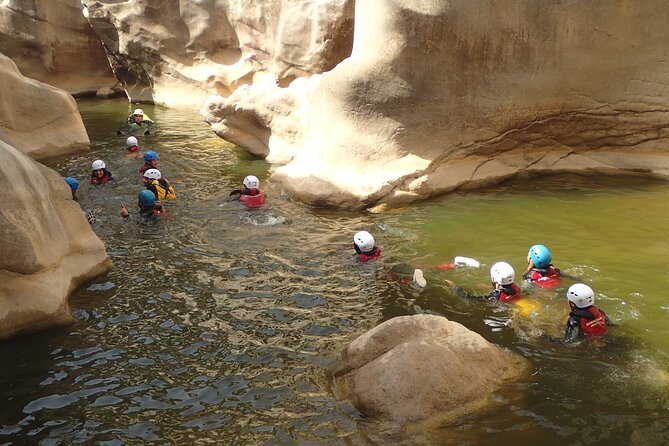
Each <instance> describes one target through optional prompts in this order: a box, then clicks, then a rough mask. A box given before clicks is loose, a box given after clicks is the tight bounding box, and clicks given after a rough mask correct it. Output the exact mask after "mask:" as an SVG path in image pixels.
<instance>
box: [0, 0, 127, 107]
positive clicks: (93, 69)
mask: <svg viewBox="0 0 669 446" xmlns="http://www.w3.org/2000/svg"><path fill="white" fill-rule="evenodd" d="M0 53H3V54H5V55H6V56H8V57H10V58H11V59H12V60H13V61H14V62H15V63H16V65H18V67H19V69H20V70H21V72H22V73H23V74H24V75H25V76H28V77H30V78H32V79H37V80H39V81H41V82H44V83H47V84H49V85H53V86H54V87H57V88H61V89H63V90H65V91H67V92H68V93H70V94H72V95H74V96H79V95H91V96H92V95H95V92H96V91H97V90H98V89H99V88H100V87H103V86H107V87H113V86H114V84H116V83H117V80H116V77H114V73H112V70H111V67H110V66H109V61H108V60H107V55H106V54H105V50H104V48H103V46H102V42H100V38H99V37H98V36H97V35H95V33H94V32H93V29H92V28H91V25H90V24H89V23H88V21H87V20H86V18H85V17H84V15H83V14H82V6H81V1H80V0H4V1H2V2H0Z"/></svg>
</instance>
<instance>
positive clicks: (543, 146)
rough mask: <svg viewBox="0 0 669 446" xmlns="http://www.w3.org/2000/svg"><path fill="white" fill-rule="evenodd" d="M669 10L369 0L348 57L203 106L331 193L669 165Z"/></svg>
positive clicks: (302, 181) (354, 196)
mask: <svg viewBox="0 0 669 446" xmlns="http://www.w3.org/2000/svg"><path fill="white" fill-rule="evenodd" d="M668 16H669V12H667V9H666V8H665V5H664V4H663V3H662V2H659V1H642V0H621V1H617V2H609V1H605V0H595V1H590V2H564V1H557V0H554V1H547V2H536V1H533V0H519V1H515V2H512V3H511V4H509V3H508V2H488V1H483V0H453V1H448V2H445V1H441V0H425V1H421V2H415V1H411V0H378V1H366V2H363V1H359V2H356V4H355V20H354V23H355V27H354V32H353V36H354V37H353V40H354V42H353V48H352V53H351V56H350V57H349V58H347V59H345V60H343V61H342V62H341V63H339V64H337V66H336V67H334V68H333V69H332V70H330V71H328V72H324V73H323V74H322V75H318V74H317V75H314V76H313V77H312V78H311V79H309V80H306V81H305V80H299V82H300V84H299V85H296V86H291V87H293V91H290V90H289V89H286V88H281V85H276V86H275V87H273V89H274V90H275V93H272V92H271V91H270V90H268V86H267V84H266V83H263V84H262V85H257V86H256V85H252V86H250V87H247V88H245V89H244V90H239V91H237V92H235V93H233V94H232V95H230V96H229V97H226V96H225V95H220V94H219V95H218V96H214V97H212V98H210V99H209V100H208V101H207V103H206V104H205V106H204V107H203V108H202V111H201V114H202V115H203V116H204V118H205V120H206V121H207V122H209V123H211V124H212V126H213V128H214V129H215V130H216V131H217V133H218V134H219V135H221V136H223V137H224V138H226V139H229V140H230V141H233V142H236V143H237V144H240V145H242V146H244V147H246V148H247V149H248V150H249V151H250V152H251V153H253V154H255V155H258V156H266V158H267V159H268V160H270V161H281V162H286V161H287V160H291V159H292V161H290V162H288V164H286V165H285V166H283V167H280V168H279V169H277V170H276V173H275V174H274V175H273V177H272V178H273V180H274V181H277V182H279V183H280V184H281V185H282V186H283V188H284V189H285V190H286V191H287V192H289V193H291V194H292V195H293V196H294V197H296V198H298V199H300V200H303V201H305V202H308V203H312V204H318V205H325V206H334V207H342V208H351V209H356V208H364V207H372V206H374V205H377V204H382V203H388V204H395V205H397V204H402V203H406V202H410V201H414V200H416V199H421V198H426V197H429V196H432V195H436V194H440V193H444V192H448V191H453V190H457V189H463V188H475V187H481V186H486V185H488V184H490V183H494V182H499V181H501V180H504V179H507V178H510V177H513V176H517V175H528V176H529V177H530V181H531V180H532V176H531V175H532V174H533V173H539V172H542V173H543V172H555V173H560V172H583V173H587V174H593V175H600V174H620V173H629V174H635V175H637V174H638V175H648V176H656V177H662V178H666V177H668V176H669V156H668V155H669V153H668V149H667V147H669V145H668V144H667V142H668V141H667V135H668V134H669V70H667V61H668V60H669V58H668V57H667V56H668V53H669V46H667V45H663V44H661V43H660V42H664V41H665V40H666V37H669V35H668V34H669V28H667V27H666V26H665V24H666V23H667V18H668ZM297 98H299V100H298V99H297ZM262 144H265V147H262Z"/></svg>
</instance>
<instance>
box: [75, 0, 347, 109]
mask: <svg viewBox="0 0 669 446" xmlns="http://www.w3.org/2000/svg"><path fill="white" fill-rule="evenodd" d="M83 3H84V4H85V6H86V8H87V13H88V16H89V21H90V23H91V25H92V26H93V28H94V29H95V31H96V32H97V34H98V35H99V36H100V38H101V39H102V42H103V44H104V46H105V48H106V50H107V53H108V54H109V57H110V60H111V63H112V67H113V69H114V72H115V74H116V75H117V77H118V79H119V80H120V81H121V82H122V83H123V85H124V87H125V89H126V92H127V94H128V97H129V98H130V99H131V100H132V101H133V102H135V101H148V102H156V103H159V104H164V105H168V106H180V107H189V108H196V109H197V108H200V107H201V106H202V103H203V102H204V100H205V99H206V98H207V97H208V96H210V95H211V94H218V95H221V96H223V97H227V96H228V95H230V94H231V93H232V92H233V91H234V90H235V89H236V88H237V87H238V86H240V85H248V84H251V83H252V82H253V77H254V75H255V74H256V73H259V72H262V73H270V74H272V75H273V76H274V77H275V78H276V79H278V81H279V83H281V84H282V85H287V84H288V83H289V82H291V81H292V80H293V79H296V78H298V77H304V76H308V75H310V74H312V73H320V72H323V71H327V70H329V69H331V68H332V67H334V66H335V65H336V64H337V63H339V62H340V61H341V60H342V59H344V58H345V57H347V56H348V55H350V51H351V44H352V32H351V30H352V28H353V25H352V19H353V4H354V2H353V1H352V0H328V1H323V0H306V1H299V2H277V1H275V0H254V1H253V2H231V1H229V0H210V1H199V0H181V1H180V2H177V3H175V2H174V1H172V0H135V1H132V2H119V1H98V0H84V1H83Z"/></svg>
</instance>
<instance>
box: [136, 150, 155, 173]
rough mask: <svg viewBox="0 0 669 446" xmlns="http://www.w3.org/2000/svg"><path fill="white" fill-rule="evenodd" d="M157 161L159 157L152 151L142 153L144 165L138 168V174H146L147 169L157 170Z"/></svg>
mask: <svg viewBox="0 0 669 446" xmlns="http://www.w3.org/2000/svg"><path fill="white" fill-rule="evenodd" d="M159 159H160V157H159V156H158V154H157V153H156V152H154V151H153V150H149V151H148V152H145V153H144V165H143V166H142V167H140V168H139V173H141V174H142V175H144V172H146V171H147V170H149V169H157V168H158V160H159Z"/></svg>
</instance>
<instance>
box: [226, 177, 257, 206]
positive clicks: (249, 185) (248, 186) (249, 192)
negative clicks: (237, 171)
mask: <svg viewBox="0 0 669 446" xmlns="http://www.w3.org/2000/svg"><path fill="white" fill-rule="evenodd" d="M235 194H239V199H238V200H239V202H240V203H243V204H244V205H245V206H246V207H247V208H249V209H256V208H259V207H261V206H262V205H263V204H265V193H264V192H261V191H260V180H259V179H258V177H257V176H255V175H247V176H246V177H244V180H243V181H242V188H241V189H235V190H233V191H232V192H230V195H235Z"/></svg>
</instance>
